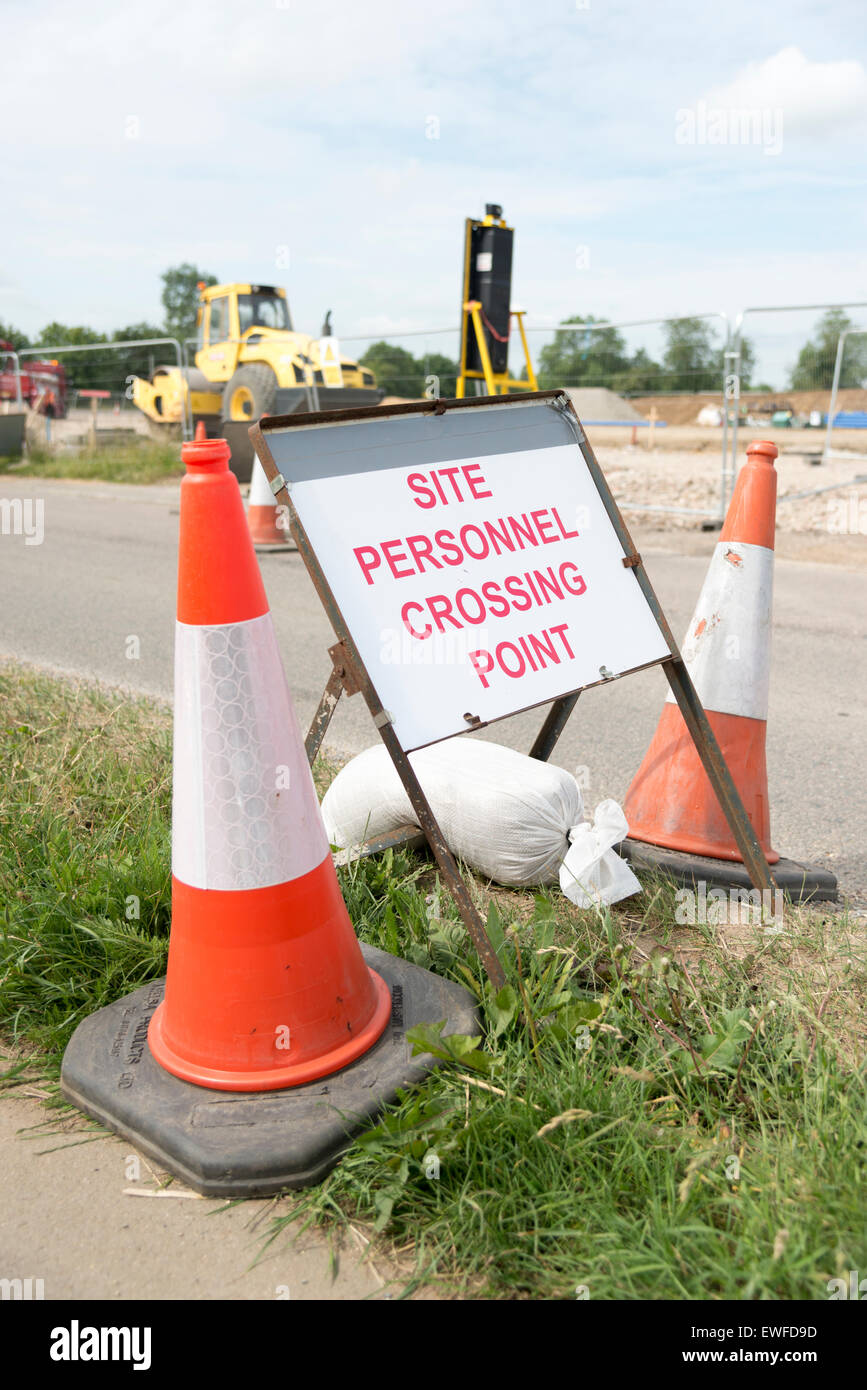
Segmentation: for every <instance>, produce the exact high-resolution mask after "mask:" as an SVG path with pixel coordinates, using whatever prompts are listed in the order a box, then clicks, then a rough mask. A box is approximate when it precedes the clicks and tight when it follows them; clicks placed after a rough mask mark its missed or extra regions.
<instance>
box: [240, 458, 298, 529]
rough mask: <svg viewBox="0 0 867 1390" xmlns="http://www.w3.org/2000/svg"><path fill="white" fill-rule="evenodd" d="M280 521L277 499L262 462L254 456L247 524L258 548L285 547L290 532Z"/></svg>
mask: <svg viewBox="0 0 867 1390" xmlns="http://www.w3.org/2000/svg"><path fill="white" fill-rule="evenodd" d="M280 521H281V517H280V508H279V507H278V505H277V500H276V498H275V496H274V494H273V492H272V491H271V488H270V487H269V485H268V479H267V478H266V477H265V470H264V468H263V467H262V464H261V463H260V462H259V459H258V458H257V457H255V456H254V458H253V472H252V474H251V476H250V498H249V501H248V504H247V524H248V526H249V528H250V537H251V539H252V541H253V545H254V546H255V547H256V549H257V550H278V549H280V548H281V547H282V548H283V549H285V547H286V544H287V542H288V540H289V533H288V531H287V530H286V529H285V528H284V527H282V526H281V525H280Z"/></svg>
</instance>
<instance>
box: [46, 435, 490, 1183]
mask: <svg viewBox="0 0 867 1390" xmlns="http://www.w3.org/2000/svg"><path fill="white" fill-rule="evenodd" d="M182 457H183V459H184V462H185V463H186V466H187V473H186V476H185V478H184V480H183V482H182V484H181V509H180V510H181V520H180V561H179V566H178V623H177V629H176V642H175V738H174V799H173V806H172V871H173V872H172V927H171V937H170V944H169V962H168V978H167V980H166V981H163V980H152V981H150V982H148V983H147V984H144V985H142V986H141V987H140V988H139V989H137V990H135V991H133V993H132V994H128V995H126V996H125V997H123V998H120V999H117V1000H115V1002H114V1003H112V1004H108V1005H106V1007H104V1008H102V1009H99V1010H98V1011H97V1012H96V1013H94V1014H92V1015H91V1016H90V1017H89V1018H86V1019H85V1020H84V1021H83V1022H82V1023H80V1024H79V1026H78V1027H77V1029H76V1030H75V1033H74V1034H73V1036H72V1038H71V1040H70V1042H69V1046H68V1047H67V1049H66V1052H65V1054H64V1058H63V1066H62V1070H61V1090H62V1093H63V1095H64V1096H65V1097H66V1099H67V1100H69V1101H71V1102H72V1104H74V1105H77V1106H78V1107H79V1109H81V1110H83V1111H85V1112H86V1113H87V1114H88V1115H92V1116H93V1117H94V1118H95V1119H97V1120H98V1121H99V1122H100V1123H101V1124H103V1125H105V1126H106V1127H107V1128H109V1129H112V1130H114V1131H115V1132H116V1133H118V1134H122V1135H123V1136H124V1137H125V1138H127V1139H128V1140H130V1141H131V1142H132V1143H134V1144H135V1145H136V1147H137V1148H139V1149H140V1150H141V1151H142V1152H143V1153H145V1154H147V1155H149V1156H150V1157H152V1158H153V1159H155V1160H156V1161H157V1163H159V1164H160V1165H162V1166H163V1167H164V1168H167V1169H168V1170H169V1171H170V1172H172V1173H174V1174H176V1175H177V1176H178V1177H180V1178H182V1179H183V1180H184V1181H185V1182H186V1183H188V1184H189V1185H190V1186H191V1187H193V1188H194V1189H195V1190H196V1191H197V1192H201V1193H204V1194H206V1195H209V1196H215V1197H250V1196H258V1195H266V1194H269V1193H273V1192H278V1191H282V1190H283V1189H284V1188H286V1187H303V1186H306V1185H308V1184H310V1183H312V1182H317V1181H319V1179H320V1178H322V1177H324V1176H325V1174H326V1173H327V1172H328V1171H329V1170H330V1169H331V1168H332V1167H333V1166H334V1164H335V1163H336V1162H337V1160H338V1158H339V1156H340V1154H341V1153H342V1151H343V1150H344V1148H345V1147H346V1145H347V1143H348V1142H349V1139H350V1137H351V1136H352V1134H353V1133H356V1132H358V1131H360V1130H362V1129H365V1128H367V1127H369V1125H370V1124H371V1123H372V1122H373V1121H374V1120H375V1117H376V1116H377V1115H378V1114H379V1112H380V1111H381V1110H382V1108H383V1106H384V1105H385V1104H386V1103H387V1102H389V1101H391V1100H393V1099H394V1097H395V1096H396V1095H397V1093H398V1092H399V1091H401V1090H403V1089H404V1088H406V1087H408V1086H410V1085H413V1084H415V1083H417V1082H420V1081H422V1080H423V1079H424V1078H425V1076H427V1075H428V1073H429V1072H430V1071H431V1070H432V1069H433V1068H434V1067H436V1066H437V1065H439V1063H438V1062H437V1060H436V1059H435V1058H434V1057H432V1056H430V1055H419V1056H416V1055H414V1053H413V1049H412V1048H411V1046H410V1042H409V1039H408V1033H409V1031H410V1030H411V1029H413V1028H416V1027H418V1026H420V1025H425V1024H428V1025H430V1024H439V1023H440V1021H441V1020H443V1019H444V1020H445V1025H444V1028H443V1031H444V1033H446V1034H448V1033H462V1034H473V1033H474V1032H476V1031H478V1013H477V1009H476V1005H475V1001H474V999H473V998H472V996H471V995H470V994H469V993H468V991H467V990H465V989H463V988H461V987H460V986H458V985H455V984H453V983H451V982H450V981H448V980H443V979H440V978H439V977H437V976H434V975H432V974H431V973H430V972H429V971H427V970H422V969H420V968H419V967H418V966H416V965H411V964H410V963H409V962H408V961H404V960H400V959H399V958H397V957H396V956H391V955H389V954H388V953H387V952H385V951H381V950H378V949H377V948H375V947H372V946H367V945H364V946H359V943H358V941H357V939H356V937H355V933H354V931H353V929H352V924H351V922H350V920H349V916H348V913H347V911H346V906H345V904H344V902H343V899H342V897H341V894H340V889H339V887H338V884H337V879H336V875H335V871H334V868H333V865H332V860H331V854H330V848H329V845H328V840H327V837H326V834H325V829H324V826H323V823H322V817H321V814H320V811H319V806H318V804H317V800H316V793H315V789H314V787H313V781H312V777H311V774H310V770H309V767H308V765H307V761H306V757H305V754H304V746H303V743H302V740H301V733H300V730H299V727H298V722H297V720H296V717H295V713H294V710H293V706H292V699H291V696H290V693H289V689H288V686H287V684H286V678H285V675H284V674H283V668H282V665H281V662H280V656H279V652H278V649H277V644H276V639H275V634H274V627H273V623H272V620H271V614H270V612H269V610H268V603H267V600H266V597H265V591H264V588H263V585H262V578H261V575H260V573H259V569H258V565H257V563H256V557H255V555H254V552H253V546H252V543H251V541H250V534H249V530H248V528H247V523H246V518H245V516H244V506H243V502H242V500H241V493H240V490H239V487H238V483H237V480H236V478H235V476H234V474H233V473H231V472H230V471H229V446H228V444H227V443H226V442H225V440H221V439H208V440H206V439H202V438H200V437H197V438H196V439H195V441H193V442H192V443H188V444H185V445H184V447H183V451H182Z"/></svg>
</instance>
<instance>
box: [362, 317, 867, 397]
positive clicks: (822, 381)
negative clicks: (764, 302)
mask: <svg viewBox="0 0 867 1390" xmlns="http://www.w3.org/2000/svg"><path fill="white" fill-rule="evenodd" d="M564 322H565V323H574V324H575V329H574V331H572V330H569V331H566V332H560V333H558V334H557V336H556V338H555V339H554V341H553V343H549V344H547V345H546V346H545V347H543V348H542V350H541V352H540V353H539V354H538V360H537V363H536V376H537V378H538V381H539V386H540V387H541V388H542V389H543V390H548V389H550V388H552V387H557V386H607V387H609V389H610V390H612V391H616V392H617V393H618V395H627V396H629V395H632V396H641V395H655V394H663V393H666V392H698V391H703V392H719V391H721V389H722V381H723V372H724V369H725V366H726V363H725V359H724V352H725V344H724V343H723V342H722V341H721V337H720V334H719V331H718V330H717V329H716V328H715V327H714V326H713V325H712V324H711V323H708V322H707V321H706V320H705V319H700V318H681V319H673V320H671V321H670V322H669V323H666V324H665V325H664V327H663V344H662V346H663V351H662V355H661V358H660V360H659V361H654V359H653V358H652V357H651V356H650V354H649V353H648V352H647V351H646V350H645V349H644V348H638V349H637V350H636V351H635V352H630V351H629V349H628V347H627V344H626V340H625V338H624V337H623V334H622V333H621V332H620V331H619V329H616V328H592V325H594V324H598V323H601V322H604V320H600V319H596V318H594V317H593V315H592V314H588V315H584V316H582V315H580V314H576V315H573V316H572V317H571V318H568V319H565V320H564ZM852 327H854V324H853V322H852V320H851V319H850V318H849V317H848V315H847V314H846V313H844V312H843V311H842V310H841V309H829V310H828V311H827V312H826V313H825V314H823V316H822V318H821V319H820V320H819V322H818V323H817V325H816V327H815V329H814V332H813V334H812V336H811V337H810V338H809V339H808V341H807V342H806V343H805V344H804V346H803V347H802V348H801V350H800V352H799V354H798V358H797V361H796V362H795V363H794V365H793V366H792V367H791V368H790V370H789V373H788V378H789V380H788V389H790V390H793V391H803V390H822V389H824V390H827V389H829V388H830V386H831V382H832V379H833V375H834V362H835V358H836V353H837V342H838V339H839V337H840V334H841V333H842V332H843V331H844V329H848V328H852ZM361 361H362V363H363V364H364V365H365V366H366V367H370V368H371V370H372V371H374V372H375V373H376V380H377V383H378V384H379V385H380V386H382V387H383V388H384V389H385V391H386V392H387V394H388V395H394V396H420V395H422V394H423V393H424V391H425V385H426V383H427V381H428V379H429V378H430V377H431V376H435V377H437V378H438V388H439V389H438V394H439V395H441V396H450V395H453V394H454V384H455V381H456V379H457V371H458V367H457V363H456V362H455V361H453V360H452V359H451V358H449V357H445V356H443V355H442V354H441V353H431V354H427V355H422V356H420V357H413V355H412V353H410V352H408V351H407V350H406V349H405V348H401V347H397V346H396V345H395V344H393V343H388V342H385V341H381V342H378V343H373V344H372V345H371V346H370V347H369V348H368V349H367V351H366V352H365V353H364V355H363V356H362V358H361ZM755 373H756V354H755V346H754V344H753V343H752V342H751V341H750V340H749V339H748V338H744V339H742V341H741V358H740V389H741V390H742V391H744V390H754V391H772V390H773V389H774V388H773V387H771V386H769V385H768V384H767V382H760V381H759V382H757V381H756V380H755ZM521 377H522V378H525V377H526V368H524V369H523V370H522V372H521ZM865 382H867V335H865V338H863V339H858V338H854V337H853V338H851V339H849V341H848V342H847V344H846V351H845V353H844V357H843V370H842V373H841V377H840V385H841V386H858V387H860V386H864V384H865Z"/></svg>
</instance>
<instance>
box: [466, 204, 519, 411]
mask: <svg viewBox="0 0 867 1390" xmlns="http://www.w3.org/2000/svg"><path fill="white" fill-rule="evenodd" d="M514 236H515V233H514V230H513V228H511V227H507V226H506V223H505V222H504V220H503V209H502V208H501V207H500V206H499V204H498V203H486V204H485V216H484V217H483V218H482V219H481V221H476V220H474V219H473V218H472V217H468V218H467V221H466V234H465V238H464V280H463V293H462V296H461V357H460V366H459V368H458V383H457V394H458V396H459V397H461V396H465V395H466V384H467V381H477V382H479V383H480V385H479V386H478V387H477V388H476V390H477V391H480V390H481V383H482V382H484V385H485V388H486V391H487V394H488V395H489V396H499V395H505V394H506V393H507V392H509V391H537V390H538V386H537V383H536V374H535V372H534V371H533V364H532V362H531V361H530V349H529V348H528V346H527V335H526V332H525V331H524V310H523V309H513V308H512V304H511V295H512V243H513V241H514ZM512 319H516V320H517V324H518V331H519V333H520V335H521V344H522V346H523V349H524V360H525V362H526V368H527V375H526V378H522V379H521V380H515V379H513V378H512V377H510V376H509V338H510V336H511V329H512Z"/></svg>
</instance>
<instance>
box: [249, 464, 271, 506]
mask: <svg viewBox="0 0 867 1390" xmlns="http://www.w3.org/2000/svg"><path fill="white" fill-rule="evenodd" d="M248 505H249V506H251V507H276V506H277V499H276V497H275V496H274V494H273V492H272V491H271V488H270V486H269V484H268V479H267V478H266V477H265V470H264V468H263V467H262V464H261V463H260V461H259V458H258V456H257V457H256V458H254V459H253V472H252V473H251V475H250V497H249V502H248Z"/></svg>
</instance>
